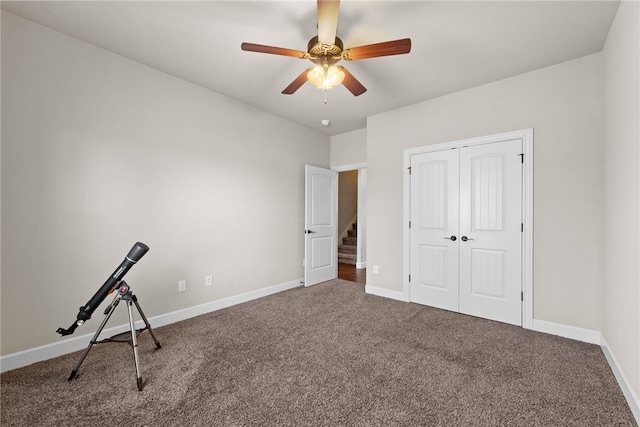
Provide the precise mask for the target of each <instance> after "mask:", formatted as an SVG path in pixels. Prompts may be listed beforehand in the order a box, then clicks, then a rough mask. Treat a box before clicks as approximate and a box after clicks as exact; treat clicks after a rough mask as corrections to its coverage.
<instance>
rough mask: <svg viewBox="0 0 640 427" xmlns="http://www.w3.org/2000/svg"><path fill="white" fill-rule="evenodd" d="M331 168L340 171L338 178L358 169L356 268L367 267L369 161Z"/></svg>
mask: <svg viewBox="0 0 640 427" xmlns="http://www.w3.org/2000/svg"><path fill="white" fill-rule="evenodd" d="M331 169H332V170H334V171H336V172H338V179H340V172H349V171H354V170H357V171H358V220H357V221H358V238H357V245H356V253H357V254H356V268H357V269H363V268H367V255H366V247H367V244H366V241H367V240H366V239H367V228H366V227H367V201H366V194H367V193H366V187H367V172H366V170H367V162H362V163H353V164H348V165H340V166H332V167H331Z"/></svg>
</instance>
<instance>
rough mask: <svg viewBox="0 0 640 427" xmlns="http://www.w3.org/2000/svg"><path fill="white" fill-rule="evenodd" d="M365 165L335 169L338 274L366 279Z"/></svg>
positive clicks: (356, 279) (343, 276)
mask: <svg viewBox="0 0 640 427" xmlns="http://www.w3.org/2000/svg"><path fill="white" fill-rule="evenodd" d="M365 186H366V169H365V168H364V167H360V168H353V169H343V170H340V171H339V172H338V242H337V243H338V245H337V253H338V278H339V279H343V280H348V281H351V282H357V283H363V284H364V283H365V282H366V258H365V252H366V250H365V241H366V224H365V221H366V208H365V205H366V203H365V197H364V196H365Z"/></svg>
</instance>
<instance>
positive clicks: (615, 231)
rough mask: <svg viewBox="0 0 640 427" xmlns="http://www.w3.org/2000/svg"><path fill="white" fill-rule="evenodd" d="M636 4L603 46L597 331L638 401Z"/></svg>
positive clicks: (623, 10)
mask: <svg viewBox="0 0 640 427" xmlns="http://www.w3.org/2000/svg"><path fill="white" fill-rule="evenodd" d="M639 21H640V7H639V3H638V2H629V1H624V2H622V3H621V4H620V7H619V9H618V13H617V15H616V18H615V20H614V22H613V24H612V26H611V29H610V30H609V35H608V37H607V42H606V44H605V48H604V51H603V52H604V54H603V56H604V203H603V206H604V232H603V234H604V274H603V281H602V283H603V289H602V295H603V327H602V333H603V335H604V338H605V340H606V342H607V344H608V346H609V349H610V352H611V353H612V355H613V356H614V357H615V358H616V360H617V362H618V364H619V365H620V367H621V369H622V371H623V373H624V375H625V377H626V378H627V381H628V383H629V384H630V386H631V388H632V389H633V392H634V393H635V399H636V402H638V403H640V400H638V398H639V397H640V174H639V172H638V171H639V170H640V148H639V147H640V124H639V123H638V120H639V117H640V109H639V99H640V84H639V83H638V80H640V58H639V56H640V30H639V28H640V25H639Z"/></svg>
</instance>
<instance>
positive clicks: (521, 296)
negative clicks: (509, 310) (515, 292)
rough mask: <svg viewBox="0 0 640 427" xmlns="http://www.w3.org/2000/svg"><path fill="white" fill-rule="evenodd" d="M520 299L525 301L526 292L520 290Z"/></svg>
mask: <svg viewBox="0 0 640 427" xmlns="http://www.w3.org/2000/svg"><path fill="white" fill-rule="evenodd" d="M520 301H524V292H523V291H520Z"/></svg>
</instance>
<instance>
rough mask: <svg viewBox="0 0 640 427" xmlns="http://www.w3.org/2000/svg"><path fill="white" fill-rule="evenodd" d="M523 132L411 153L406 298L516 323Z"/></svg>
mask: <svg viewBox="0 0 640 427" xmlns="http://www.w3.org/2000/svg"><path fill="white" fill-rule="evenodd" d="M521 153H522V140H520V139H515V140H511V141H505V142H497V143H491V144H482V145H473V146H464V147H456V148H455V149H448V150H445V151H434V152H427V153H422V154H416V155H412V156H411V180H410V182H411V216H410V218H411V230H410V251H411V255H410V274H411V278H410V289H409V290H410V300H411V301H413V302H417V303H421V304H426V305H430V306H433V307H438V308H443V309H447V310H452V311H458V312H461V313H465V314H471V315H475V316H479V317H483V318H487V319H492V320H498V321H501V322H505V323H511V324H516V325H521V324H522V301H521V292H522V229H521V225H522V163H521V157H520V155H521Z"/></svg>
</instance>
